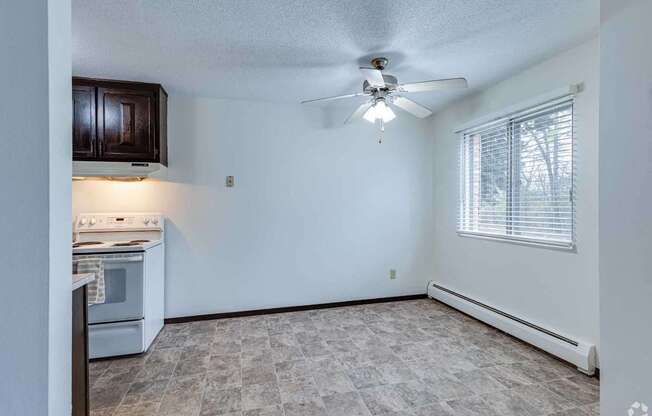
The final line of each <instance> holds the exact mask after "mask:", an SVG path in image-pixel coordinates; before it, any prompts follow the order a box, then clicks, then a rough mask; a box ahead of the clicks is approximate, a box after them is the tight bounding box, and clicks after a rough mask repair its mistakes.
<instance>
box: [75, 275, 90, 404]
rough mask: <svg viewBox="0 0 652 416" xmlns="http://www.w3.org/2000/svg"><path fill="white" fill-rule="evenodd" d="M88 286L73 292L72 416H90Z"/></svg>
mask: <svg viewBox="0 0 652 416" xmlns="http://www.w3.org/2000/svg"><path fill="white" fill-rule="evenodd" d="M88 387H89V383H88V306H87V295H86V286H82V287H80V288H79V289H76V290H75V291H74V292H72V416H88V415H89V396H88Z"/></svg>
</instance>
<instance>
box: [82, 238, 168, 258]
mask: <svg viewBox="0 0 652 416" xmlns="http://www.w3.org/2000/svg"><path fill="white" fill-rule="evenodd" d="M159 244H161V240H145V239H140V240H124V241H120V240H118V241H78V242H74V243H73V244H72V253H73V254H93V253H119V252H125V251H146V250H148V249H150V248H152V247H154V246H157V245H159Z"/></svg>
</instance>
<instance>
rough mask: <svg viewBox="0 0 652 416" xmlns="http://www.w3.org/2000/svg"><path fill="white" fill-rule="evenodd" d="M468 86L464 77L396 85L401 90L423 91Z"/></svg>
mask: <svg viewBox="0 0 652 416" xmlns="http://www.w3.org/2000/svg"><path fill="white" fill-rule="evenodd" d="M468 86H469V84H468V82H466V79H465V78H450V79H435V80H432V81H422V82H412V83H410V84H402V85H399V86H398V90H399V91H401V92H425V91H437V90H455V89H461V88H467V87H468Z"/></svg>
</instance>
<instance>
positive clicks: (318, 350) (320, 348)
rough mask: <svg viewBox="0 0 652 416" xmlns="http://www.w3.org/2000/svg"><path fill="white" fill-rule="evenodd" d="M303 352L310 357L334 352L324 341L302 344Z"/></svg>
mask: <svg viewBox="0 0 652 416" xmlns="http://www.w3.org/2000/svg"><path fill="white" fill-rule="evenodd" d="M301 352H302V353H303V355H304V356H306V357H308V358H314V357H324V356H328V355H331V353H332V351H331V350H330V349H329V348H328V346H327V345H326V343H325V342H324V341H319V342H311V343H308V344H301Z"/></svg>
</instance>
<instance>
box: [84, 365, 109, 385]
mask: <svg viewBox="0 0 652 416" xmlns="http://www.w3.org/2000/svg"><path fill="white" fill-rule="evenodd" d="M110 365H111V361H108V360H105V361H91V363H90V364H89V366H88V372H89V377H90V379H91V381H93V380H97V379H98V378H99V377H101V376H102V374H104V372H105V371H106V370H108V369H109V366H110Z"/></svg>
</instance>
